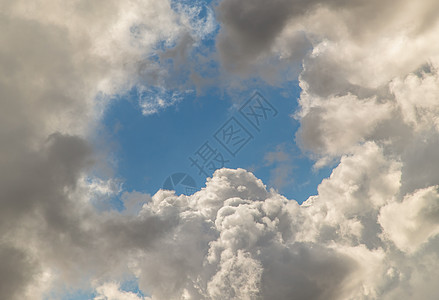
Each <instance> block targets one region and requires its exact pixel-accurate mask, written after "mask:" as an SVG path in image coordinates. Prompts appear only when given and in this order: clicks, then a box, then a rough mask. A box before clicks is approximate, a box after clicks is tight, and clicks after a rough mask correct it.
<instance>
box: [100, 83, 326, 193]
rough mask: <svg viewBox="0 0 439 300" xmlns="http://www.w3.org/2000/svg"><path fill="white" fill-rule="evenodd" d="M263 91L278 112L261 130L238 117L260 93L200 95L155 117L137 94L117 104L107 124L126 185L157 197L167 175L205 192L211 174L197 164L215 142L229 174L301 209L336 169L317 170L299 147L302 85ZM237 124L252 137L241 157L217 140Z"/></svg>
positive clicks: (105, 119) (133, 93)
mask: <svg viewBox="0 0 439 300" xmlns="http://www.w3.org/2000/svg"><path fill="white" fill-rule="evenodd" d="M292 84H293V83H292ZM258 90H259V91H260V93H261V94H262V95H263V96H264V98H265V99H267V101H269V102H270V103H271V105H272V106H273V107H274V108H275V109H276V110H277V111H278V114H277V115H276V116H275V117H273V118H269V119H267V120H266V121H265V122H264V123H263V124H261V126H260V130H259V131H258V130H257V129H256V128H254V126H252V124H251V123H250V122H249V121H248V120H246V119H245V118H244V117H243V115H242V114H240V112H239V108H240V107H241V106H242V104H243V103H244V102H245V101H247V100H248V99H249V98H250V96H252V95H253V93H254V90H247V91H241V92H240V93H239V95H238V96H236V97H234V96H228V94H222V93H221V91H220V90H219V89H214V88H212V89H209V90H208V91H206V92H205V93H204V95H201V96H195V95H188V96H185V97H184V98H183V99H182V101H180V102H178V103H176V104H175V105H173V106H171V107H169V108H167V109H166V110H164V111H161V112H159V113H157V114H152V115H149V116H145V115H143V114H142V112H141V107H140V106H139V103H138V101H137V96H136V92H135V91H132V93H130V95H127V96H126V97H125V98H124V99H120V100H118V101H115V102H114V103H113V104H112V105H111V107H110V108H109V109H108V111H107V113H106V115H105V118H104V121H103V122H104V125H105V126H106V128H107V131H108V132H110V135H111V136H112V139H113V140H114V141H116V142H117V144H118V147H117V149H118V150H117V153H116V156H117V160H118V166H117V174H118V176H119V177H120V178H122V179H123V180H124V189H125V190H127V191H133V190H136V191H140V192H144V193H150V194H154V193H155V192H156V191H157V190H158V189H160V188H161V187H162V186H163V183H164V181H165V180H166V178H167V177H168V176H170V175H172V174H174V173H178V172H183V173H187V174H189V175H190V176H191V177H193V178H194V179H195V181H196V183H197V187H198V188H200V187H202V186H204V184H205V180H206V177H207V176H211V174H212V170H210V171H208V170H206V171H205V172H206V173H207V176H206V174H205V173H204V172H200V170H199V169H198V168H197V167H196V166H195V165H193V162H192V161H191V160H190V158H191V157H192V158H194V157H196V152H197V150H199V149H200V147H202V146H203V145H205V143H206V142H208V144H209V145H210V146H211V147H212V148H214V149H216V150H217V152H221V153H222V154H223V156H224V158H225V160H227V162H226V163H225V165H224V167H229V168H244V169H247V170H250V171H252V172H254V174H255V175H256V176H257V177H258V178H261V179H262V180H263V181H264V183H266V184H267V185H268V186H269V187H274V188H276V189H277V190H279V192H281V193H282V194H284V195H285V196H286V197H288V198H289V199H295V200H297V201H298V202H302V201H304V200H306V199H307V198H308V196H310V195H313V194H316V188H317V185H318V184H319V183H320V182H321V180H322V178H324V177H327V176H329V174H330V171H331V169H330V168H326V169H321V170H319V171H317V172H315V171H313V169H312V165H313V163H314V161H312V160H310V159H309V158H307V157H306V156H305V155H303V154H302V152H301V150H300V149H299V148H298V146H297V145H296V142H295V132H296V131H297V129H298V126H299V124H298V122H297V121H295V120H294V118H292V114H293V113H294V112H295V111H296V109H297V101H296V99H297V97H298V96H299V93H300V89H299V87H298V86H297V83H296V85H295V86H293V87H292V88H290V89H289V91H286V90H284V89H280V88H276V87H269V86H264V87H261V86H260V87H259V89H258ZM285 92H287V93H288V94H286V95H285ZM231 117H234V118H235V119H236V120H238V121H239V122H240V123H241V124H242V125H243V126H244V127H245V129H246V130H247V131H248V132H249V133H250V134H251V136H252V138H251V140H250V141H249V142H248V143H247V144H245V145H244V146H243V147H242V148H241V149H239V151H238V152H237V153H235V155H233V154H231V153H230V152H228V151H227V149H225V147H223V146H222V145H221V144H220V143H219V142H218V140H217V139H216V138H215V133H216V132H218V130H219V129H220V128H221V127H222V126H223V125H224V124H225V123H226V122H227V121H228V120H229V119H230V118H231Z"/></svg>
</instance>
